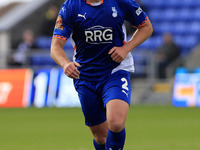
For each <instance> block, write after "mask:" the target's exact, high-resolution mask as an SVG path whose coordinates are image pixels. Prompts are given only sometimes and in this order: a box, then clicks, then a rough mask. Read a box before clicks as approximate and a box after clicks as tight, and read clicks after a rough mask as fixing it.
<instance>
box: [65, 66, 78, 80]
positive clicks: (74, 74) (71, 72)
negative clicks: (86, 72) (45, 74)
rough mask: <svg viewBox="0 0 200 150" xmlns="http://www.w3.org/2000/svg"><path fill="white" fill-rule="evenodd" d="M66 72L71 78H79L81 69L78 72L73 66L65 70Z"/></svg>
mask: <svg viewBox="0 0 200 150" xmlns="http://www.w3.org/2000/svg"><path fill="white" fill-rule="evenodd" d="M77 71H78V70H77ZM65 74H66V75H67V76H68V77H70V78H73V79H77V78H78V77H79V74H80V73H79V71H78V73H77V72H76V70H74V69H73V68H68V70H66V71H65Z"/></svg>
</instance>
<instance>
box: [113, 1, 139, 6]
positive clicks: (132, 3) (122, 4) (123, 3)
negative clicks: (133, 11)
mask: <svg viewBox="0 0 200 150" xmlns="http://www.w3.org/2000/svg"><path fill="white" fill-rule="evenodd" d="M115 1H116V2H117V3H118V4H119V5H120V6H122V7H123V6H124V5H137V2H136V1H135V0H115Z"/></svg>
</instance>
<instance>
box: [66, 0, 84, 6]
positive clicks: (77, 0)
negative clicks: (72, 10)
mask: <svg viewBox="0 0 200 150" xmlns="http://www.w3.org/2000/svg"><path fill="white" fill-rule="evenodd" d="M81 1H82V0H66V1H65V2H64V4H63V5H64V6H66V7H73V6H78V5H80V4H81Z"/></svg>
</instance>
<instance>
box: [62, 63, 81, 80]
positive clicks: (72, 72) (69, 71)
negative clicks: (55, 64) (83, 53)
mask: <svg viewBox="0 0 200 150" xmlns="http://www.w3.org/2000/svg"><path fill="white" fill-rule="evenodd" d="M77 67H81V65H80V64H79V63H77V62H70V63H67V64H65V65H64V67H63V70H64V73H65V74H66V75H67V76H68V77H69V78H72V79H78V78H79V75H80V72H79V71H78V69H77Z"/></svg>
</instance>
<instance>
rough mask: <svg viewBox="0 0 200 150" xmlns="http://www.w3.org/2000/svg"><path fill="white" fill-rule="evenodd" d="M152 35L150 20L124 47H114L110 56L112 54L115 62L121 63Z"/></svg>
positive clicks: (138, 29)
mask: <svg viewBox="0 0 200 150" xmlns="http://www.w3.org/2000/svg"><path fill="white" fill-rule="evenodd" d="M152 33H153V27H152V24H151V22H150V20H149V19H147V22H146V23H145V24H144V25H143V26H141V27H138V28H137V30H136V31H135V33H134V34H133V36H132V38H131V39H130V40H129V41H128V42H127V43H126V44H124V45H123V46H122V47H113V48H112V49H111V50H110V51H109V53H108V54H111V58H112V60H113V61H115V62H118V63H121V62H122V61H123V60H124V59H125V58H126V56H127V54H128V53H129V52H130V51H132V50H133V49H135V48H136V47H137V46H139V45H140V44H142V43H143V42H144V41H145V40H147V39H148V38H149V37H150V36H151V35H152Z"/></svg>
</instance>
